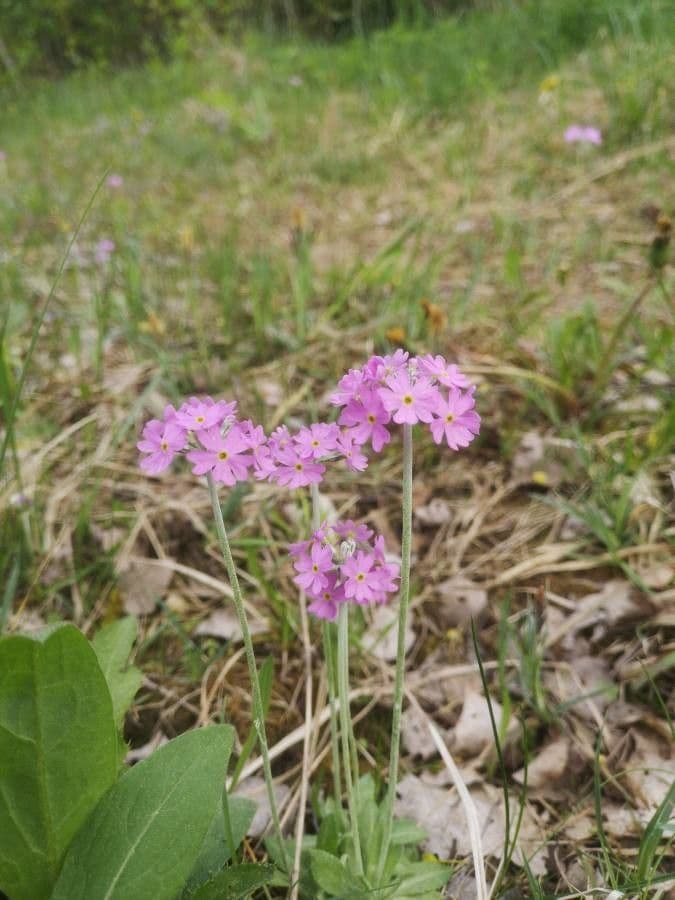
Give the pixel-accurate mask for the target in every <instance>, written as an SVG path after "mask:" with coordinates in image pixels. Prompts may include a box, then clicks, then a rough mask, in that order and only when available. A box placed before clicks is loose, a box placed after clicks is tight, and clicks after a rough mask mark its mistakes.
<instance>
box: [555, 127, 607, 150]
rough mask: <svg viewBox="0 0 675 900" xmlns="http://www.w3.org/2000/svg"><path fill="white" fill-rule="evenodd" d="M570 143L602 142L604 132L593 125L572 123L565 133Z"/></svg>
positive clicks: (598, 143)
mask: <svg viewBox="0 0 675 900" xmlns="http://www.w3.org/2000/svg"><path fill="white" fill-rule="evenodd" d="M564 138H565V142H566V143H568V144H595V145H596V146H600V144H602V132H601V131H600V129H599V128H594V127H593V126H592V125H570V126H569V128H567V129H566V131H565V134H564Z"/></svg>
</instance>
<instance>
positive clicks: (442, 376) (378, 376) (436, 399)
mask: <svg viewBox="0 0 675 900" xmlns="http://www.w3.org/2000/svg"><path fill="white" fill-rule="evenodd" d="M473 391H474V388H473V386H472V385H471V383H470V382H469V380H468V378H467V377H466V376H465V375H463V374H462V373H461V372H460V371H459V369H458V368H457V366H456V365H450V364H448V363H447V362H446V360H445V359H444V358H443V357H442V356H432V355H430V354H429V355H427V356H413V357H411V356H409V354H408V353H406V352H405V351H404V350H397V351H396V352H395V353H393V354H392V355H391V356H372V357H371V358H370V359H369V360H368V362H367V363H366V364H365V365H363V366H361V368H360V369H350V370H349V372H348V373H347V374H346V375H344V376H343V377H342V379H341V380H340V382H339V384H338V390H337V391H335V393H334V394H333V395H332V396H331V403H333V404H334V405H335V406H341V407H342V411H341V413H340V417H339V419H338V424H339V425H342V426H345V427H346V437H351V440H352V443H353V445H354V446H356V447H361V446H362V445H363V444H365V443H366V442H367V441H370V444H371V446H372V448H373V450H374V451H375V452H376V453H379V452H380V450H382V448H383V447H384V445H385V444H388V443H389V441H390V440H391V433H390V430H389V429H390V427H391V423H392V422H394V423H396V424H399V425H403V424H407V425H415V424H417V423H418V422H422V423H424V424H425V425H428V426H429V430H430V431H431V434H432V436H433V439H434V441H435V442H436V443H437V444H440V443H441V441H442V440H443V438H445V440H446V441H447V443H448V446H449V447H450V448H451V449H453V450H459V449H460V447H468V445H469V444H470V443H471V441H472V440H473V439H474V437H475V436H476V435H477V434H478V432H479V430H480V416H479V415H478V413H477V412H476V410H475V406H476V403H475V400H474V396H473Z"/></svg>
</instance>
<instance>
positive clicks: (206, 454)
mask: <svg viewBox="0 0 675 900" xmlns="http://www.w3.org/2000/svg"><path fill="white" fill-rule="evenodd" d="M198 437H199V442H200V443H201V445H202V447H204V449H203V450H190V451H189V452H188V453H187V454H186V456H187V458H188V459H189V460H190V462H191V463H192V464H193V468H192V473H193V474H194V475H206V474H207V472H210V473H211V474H212V475H213V478H214V480H215V481H219V482H222V484H227V485H229V486H230V487H232V486H233V485H235V484H236V483H237V482H238V481H246V479H247V478H248V470H249V468H250V467H251V466H252V465H253V456H252V455H251V454H250V453H249V452H248V451H249V449H250V447H249V443H248V441H247V439H246V437H245V436H244V435H243V434H242V432H241V429H240V428H238V427H237V426H236V425H235V426H233V427H232V428H231V429H230V430H229V431H228V432H227V434H226V435H222V434H221V432H220V428H219V427H218V426H214V427H213V428H208V429H206V430H204V431H200V432H199V433H198Z"/></svg>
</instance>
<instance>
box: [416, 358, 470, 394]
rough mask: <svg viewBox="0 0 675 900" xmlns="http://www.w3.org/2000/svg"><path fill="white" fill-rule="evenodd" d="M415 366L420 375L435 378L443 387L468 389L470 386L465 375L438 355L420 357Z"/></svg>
mask: <svg viewBox="0 0 675 900" xmlns="http://www.w3.org/2000/svg"><path fill="white" fill-rule="evenodd" d="M417 365H418V368H419V370H420V372H421V373H422V375H426V376H427V377H428V378H435V379H436V380H437V381H439V382H440V383H441V384H443V385H445V387H449V388H451V387H457V388H468V387H470V386H471V382H470V381H469V379H468V378H467V377H466V375H463V374H462V373H461V372H460V371H459V369H458V368H457V366H455V365H449V364H448V363H447V362H446V360H445V359H444V358H443V357H442V356H440V355H439V356H432V355H431V354H430V353H429V354H427V356H420V357H418V360H417Z"/></svg>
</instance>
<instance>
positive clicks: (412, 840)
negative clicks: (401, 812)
mask: <svg viewBox="0 0 675 900" xmlns="http://www.w3.org/2000/svg"><path fill="white" fill-rule="evenodd" d="M426 836H427V833H426V831H425V830H424V829H423V828H420V827H419V825H418V824H417V822H413V820H412V819H394V824H393V828H392V831H391V842H392V844H396V845H398V846H401V845H404V844H413V845H415V846H417V845H418V844H419V843H421V842H422V841H423V840H424V839H425V838H426Z"/></svg>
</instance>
